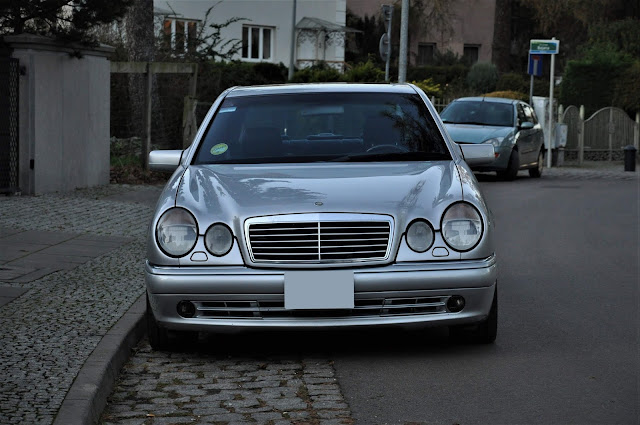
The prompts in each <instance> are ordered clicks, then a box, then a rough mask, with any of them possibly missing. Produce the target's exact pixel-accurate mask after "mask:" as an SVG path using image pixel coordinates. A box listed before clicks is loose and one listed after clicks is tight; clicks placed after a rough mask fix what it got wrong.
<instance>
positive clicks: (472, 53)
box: [462, 44, 480, 65]
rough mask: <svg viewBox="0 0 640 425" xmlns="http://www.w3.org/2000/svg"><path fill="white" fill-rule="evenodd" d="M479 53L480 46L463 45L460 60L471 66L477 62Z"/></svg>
mask: <svg viewBox="0 0 640 425" xmlns="http://www.w3.org/2000/svg"><path fill="white" fill-rule="evenodd" d="M479 51H480V46H479V45H477V44H465V45H464V52H463V53H462V58H463V59H464V61H465V62H466V63H468V64H469V65H473V64H474V63H476V62H478V52H479Z"/></svg>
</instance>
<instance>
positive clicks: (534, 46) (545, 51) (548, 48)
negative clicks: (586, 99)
mask: <svg viewBox="0 0 640 425" xmlns="http://www.w3.org/2000/svg"><path fill="white" fill-rule="evenodd" d="M559 50H560V40H531V41H530V42H529V54H539V55H555V54H556V53H558V51H559Z"/></svg>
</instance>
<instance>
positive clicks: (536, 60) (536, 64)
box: [527, 54, 543, 105]
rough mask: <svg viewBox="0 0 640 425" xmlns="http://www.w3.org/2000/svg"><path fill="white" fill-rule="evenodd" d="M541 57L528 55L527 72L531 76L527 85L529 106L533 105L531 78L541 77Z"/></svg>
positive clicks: (532, 80)
mask: <svg viewBox="0 0 640 425" xmlns="http://www.w3.org/2000/svg"><path fill="white" fill-rule="evenodd" d="M542 58H543V56H542V55H532V54H529V69H528V70H527V72H528V73H529V75H531V82H530V84H529V104H530V105H533V82H534V79H533V77H541V76H542Z"/></svg>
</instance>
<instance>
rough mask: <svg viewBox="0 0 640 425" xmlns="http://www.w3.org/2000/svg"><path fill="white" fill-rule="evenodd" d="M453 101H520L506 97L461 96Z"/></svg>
mask: <svg viewBox="0 0 640 425" xmlns="http://www.w3.org/2000/svg"><path fill="white" fill-rule="evenodd" d="M454 102H494V103H511V104H516V103H520V101H519V100H516V99H506V98H504V97H461V98H460V99H455V100H454Z"/></svg>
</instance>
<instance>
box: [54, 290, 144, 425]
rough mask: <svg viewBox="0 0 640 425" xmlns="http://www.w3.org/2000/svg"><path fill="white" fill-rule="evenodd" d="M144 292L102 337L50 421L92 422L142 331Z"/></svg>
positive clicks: (63, 424) (62, 423)
mask: <svg viewBox="0 0 640 425" xmlns="http://www.w3.org/2000/svg"><path fill="white" fill-rule="evenodd" d="M145 309H146V303H145V295H144V294H143V295H141V296H140V297H139V298H138V299H137V300H136V302H135V303H133V305H132V306H131V307H130V308H129V310H128V311H127V312H126V313H125V314H124V315H123V316H122V317H121V318H120V320H118V322H117V323H116V324H115V325H114V326H113V327H112V328H111V329H110V330H109V331H108V332H107V334H106V335H105V336H104V337H102V340H101V341H100V343H98V346H97V347H96V348H95V350H93V352H92V353H91V355H90V356H89V358H88V359H87V361H86V362H85V364H84V366H82V369H80V372H79V373H78V376H77V377H76V379H75V380H74V381H73V384H72V386H71V388H70V389H69V392H68V393H67V395H66V397H65V399H64V401H63V402H62V406H61V407H60V410H59V411H58V415H57V416H56V418H55V420H54V422H53V424H54V425H86V424H95V423H97V422H98V420H99V419H100V415H101V414H102V411H103V410H104V408H105V406H106V405H107V398H108V397H109V395H110V394H111V391H112V390H113V388H114V385H115V382H116V380H117V379H118V376H119V374H120V369H121V368H122V366H123V365H124V364H125V363H126V362H127V361H128V360H129V357H130V353H131V349H132V348H134V347H135V346H136V345H137V344H138V343H139V342H140V340H141V339H142V337H143V336H144V334H145V331H146V329H145V323H144V314H145Z"/></svg>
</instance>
